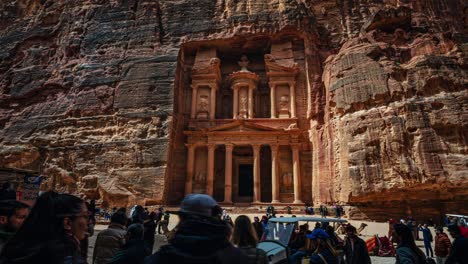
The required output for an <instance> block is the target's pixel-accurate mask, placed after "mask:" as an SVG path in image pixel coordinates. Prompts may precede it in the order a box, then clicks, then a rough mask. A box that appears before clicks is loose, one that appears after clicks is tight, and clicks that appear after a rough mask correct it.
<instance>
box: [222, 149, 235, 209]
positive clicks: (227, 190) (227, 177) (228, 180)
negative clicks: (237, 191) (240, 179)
mask: <svg viewBox="0 0 468 264" xmlns="http://www.w3.org/2000/svg"><path fill="white" fill-rule="evenodd" d="M225 146H226V160H225V165H224V169H225V171H224V202H225V203H232V150H233V148H234V145H233V144H226V145H225Z"/></svg>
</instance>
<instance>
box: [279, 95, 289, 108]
mask: <svg viewBox="0 0 468 264" xmlns="http://www.w3.org/2000/svg"><path fill="white" fill-rule="evenodd" d="M279 107H280V110H289V96H287V95H286V94H283V95H282V96H281V98H280V101H279Z"/></svg>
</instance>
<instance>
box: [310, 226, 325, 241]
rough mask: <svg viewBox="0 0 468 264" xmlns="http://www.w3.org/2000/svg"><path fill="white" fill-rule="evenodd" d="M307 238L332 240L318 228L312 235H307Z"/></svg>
mask: <svg viewBox="0 0 468 264" xmlns="http://www.w3.org/2000/svg"><path fill="white" fill-rule="evenodd" d="M306 237H307V238H309V239H327V238H330V236H329V235H328V234H327V233H326V232H325V231H324V230H323V229H321V228H316V229H314V231H312V233H310V234H308V235H306Z"/></svg>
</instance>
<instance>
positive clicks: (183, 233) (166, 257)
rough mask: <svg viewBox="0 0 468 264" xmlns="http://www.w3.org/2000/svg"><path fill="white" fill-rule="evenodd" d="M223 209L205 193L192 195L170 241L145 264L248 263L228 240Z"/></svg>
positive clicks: (183, 206)
mask: <svg viewBox="0 0 468 264" xmlns="http://www.w3.org/2000/svg"><path fill="white" fill-rule="evenodd" d="M221 212H222V209H221V208H220V207H219V206H218V204H217V203H216V201H215V200H214V199H213V198H212V197H210V196H209V195H206V194H189V195H187V196H186V197H185V198H184V200H183V201H182V204H181V206H180V210H179V211H178V212H173V213H176V214H178V215H179V218H180V221H179V224H178V226H177V227H176V230H177V231H176V232H175V234H174V236H173V238H172V239H170V240H169V244H168V245H165V246H163V247H161V249H160V250H159V251H158V252H156V253H154V254H153V255H152V256H150V257H147V258H146V259H145V264H159V263H171V264H172V263H177V264H195V263H200V264H201V263H205V264H210V263H220V264H235V263H248V258H247V256H246V254H245V253H243V252H242V251H241V250H240V249H238V248H236V247H234V246H233V245H232V244H231V242H229V240H228V235H229V232H230V229H229V227H228V226H227V224H226V223H225V222H223V221H222V220H221V217H220V216H221Z"/></svg>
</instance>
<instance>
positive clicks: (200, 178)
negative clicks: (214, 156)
mask: <svg viewBox="0 0 468 264" xmlns="http://www.w3.org/2000/svg"><path fill="white" fill-rule="evenodd" d="M205 179H206V172H204V171H197V172H195V181H196V182H205Z"/></svg>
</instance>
